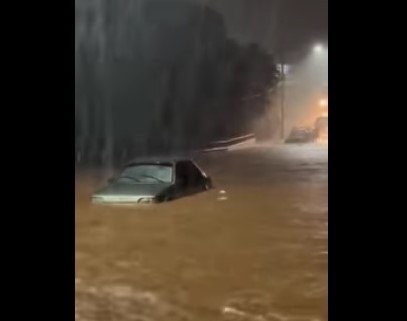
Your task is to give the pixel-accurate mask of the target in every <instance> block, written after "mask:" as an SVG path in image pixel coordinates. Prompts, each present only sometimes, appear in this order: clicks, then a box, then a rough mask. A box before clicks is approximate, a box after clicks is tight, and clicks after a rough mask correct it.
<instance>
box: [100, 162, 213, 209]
mask: <svg viewBox="0 0 407 321" xmlns="http://www.w3.org/2000/svg"><path fill="white" fill-rule="evenodd" d="M211 188H212V180H211V178H210V177H208V176H207V175H206V174H205V173H204V172H203V171H202V170H201V169H200V168H199V167H198V166H197V165H196V164H195V162H194V161H192V160H191V159H187V158H185V159H184V158H168V157H164V158H162V157H161V158H145V159H140V160H137V161H135V162H132V163H130V164H129V165H127V166H126V167H125V168H124V169H123V170H122V172H121V173H120V174H119V175H118V176H117V177H115V178H113V179H110V180H109V184H108V186H106V187H104V188H102V189H101V190H100V191H98V192H96V193H95V194H94V195H93V196H92V203H94V204H106V205H109V204H112V205H132V204H152V203H161V202H165V201H170V200H174V199H176V198H180V197H183V196H187V195H191V194H195V193H199V192H203V191H206V190H209V189H211Z"/></svg>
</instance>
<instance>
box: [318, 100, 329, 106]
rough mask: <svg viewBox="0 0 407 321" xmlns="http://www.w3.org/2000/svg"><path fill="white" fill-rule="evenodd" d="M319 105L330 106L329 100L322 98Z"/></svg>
mask: <svg viewBox="0 0 407 321" xmlns="http://www.w3.org/2000/svg"><path fill="white" fill-rule="evenodd" d="M319 106H320V107H328V100H327V99H321V100H320V101H319Z"/></svg>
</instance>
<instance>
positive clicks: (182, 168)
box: [175, 162, 189, 187]
mask: <svg viewBox="0 0 407 321" xmlns="http://www.w3.org/2000/svg"><path fill="white" fill-rule="evenodd" d="M175 176H176V182H177V183H178V184H180V186H181V187H188V183H189V179H188V167H187V164H186V163H185V162H178V163H177V164H176V166H175Z"/></svg>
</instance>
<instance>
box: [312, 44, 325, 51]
mask: <svg viewBox="0 0 407 321" xmlns="http://www.w3.org/2000/svg"><path fill="white" fill-rule="evenodd" d="M322 51H324V47H323V46H322V45H321V44H317V45H315V46H314V52H315V53H321V52H322Z"/></svg>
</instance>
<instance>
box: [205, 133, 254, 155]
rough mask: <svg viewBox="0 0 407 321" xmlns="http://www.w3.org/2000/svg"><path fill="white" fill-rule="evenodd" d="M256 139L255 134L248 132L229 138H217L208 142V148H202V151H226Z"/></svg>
mask: <svg viewBox="0 0 407 321" xmlns="http://www.w3.org/2000/svg"><path fill="white" fill-rule="evenodd" d="M255 141H256V137H255V134H253V133H252V134H248V135H243V136H238V137H233V138H229V139H226V140H218V141H215V142H212V143H210V144H209V146H208V148H206V149H204V150H203V152H220V151H228V150H232V149H235V148H239V147H242V146H244V145H246V144H249V143H254V142H255Z"/></svg>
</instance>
